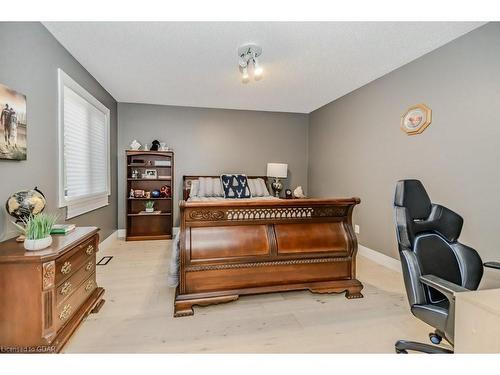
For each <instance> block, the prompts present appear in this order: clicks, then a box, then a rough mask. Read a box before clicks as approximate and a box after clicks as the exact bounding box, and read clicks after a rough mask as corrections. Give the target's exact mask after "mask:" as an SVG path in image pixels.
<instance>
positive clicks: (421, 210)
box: [394, 180, 432, 219]
mask: <svg viewBox="0 0 500 375" xmlns="http://www.w3.org/2000/svg"><path fill="white" fill-rule="evenodd" d="M394 205H395V206H399V207H406V208H407V209H408V212H409V214H410V217H411V218H412V219H426V218H428V217H429V215H430V213H431V209H432V205H431V200H430V198H429V196H428V195H427V192H426V191H425V188H424V185H422V183H421V182H420V181H419V180H401V181H398V183H397V184H396V194H395V195H394Z"/></svg>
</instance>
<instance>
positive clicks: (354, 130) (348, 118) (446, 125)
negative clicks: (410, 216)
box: [309, 23, 500, 260]
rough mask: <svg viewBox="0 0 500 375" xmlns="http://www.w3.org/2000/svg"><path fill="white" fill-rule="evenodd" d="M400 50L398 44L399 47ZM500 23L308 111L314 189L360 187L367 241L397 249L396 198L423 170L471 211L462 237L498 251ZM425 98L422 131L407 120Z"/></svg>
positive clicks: (431, 183)
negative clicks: (413, 130) (410, 129)
mask: <svg viewBox="0 0 500 375" xmlns="http://www.w3.org/2000/svg"><path fill="white" fill-rule="evenodd" d="M395 53H397V51H395ZM499 68H500V24H499V23H490V24H487V25H485V26H483V27H481V28H479V29H477V30H475V31H473V32H471V33H469V34H467V35H465V36H463V37H461V38H459V39H457V40H455V41H453V42H451V43H449V44H447V45H445V46H443V47H442V48H440V49H438V50H436V51H433V52H431V53H429V54H427V55H425V56H423V57H422V58H420V59H418V60H416V61H414V62H411V63H410V64H408V65H406V66H404V67H402V68H400V69H398V70H396V71H394V72H392V73H390V74H388V75H386V76H384V77H382V78H380V79H378V80H376V81H374V82H372V83H370V84H368V85H366V86H364V87H362V88H360V89H358V90H356V91H354V92H352V93H350V94H348V95H346V96H345V97H343V98H340V99H338V100H336V101H334V102H332V103H330V104H328V105H326V106H324V107H322V108H320V109H318V110H316V111H314V112H312V113H311V114H310V128H309V150H310V153H309V192H310V193H311V195H314V196H322V197H324V196H332V195H334V196H353V195H355V196H359V197H361V200H362V201H361V205H360V206H358V208H357V209H356V210H355V211H356V215H355V222H356V223H357V224H359V225H360V227H361V228H360V229H361V233H360V236H359V239H360V243H361V244H363V245H365V246H368V247H370V248H372V249H374V250H378V251H380V252H382V253H385V254H387V255H390V256H392V257H395V258H398V255H397V247H396V239H395V229H394V224H393V219H392V201H393V194H394V187H395V183H396V181H397V180H399V179H404V178H418V179H421V180H422V181H423V183H424V185H425V186H426V188H427V190H428V192H429V195H430V197H431V199H432V200H433V201H434V202H438V203H441V204H444V205H446V206H448V207H450V208H452V209H453V210H455V211H457V212H459V213H460V214H461V215H462V216H463V217H464V220H465V224H464V228H463V232H462V237H461V241H462V242H465V243H467V244H470V245H471V246H473V247H475V248H476V249H477V250H478V251H479V253H480V254H481V256H482V257H483V259H484V260H488V259H499V258H500V256H499V254H500V252H499V245H498V230H499V228H500V169H499V165H500V163H499V162H500V117H499V115H498V114H499V108H500V74H499ZM416 103H426V104H427V105H428V106H429V107H430V108H432V110H433V113H432V115H433V121H432V124H431V125H430V126H429V127H428V128H427V130H425V131H424V133H422V134H421V135H416V136H407V135H405V134H404V133H403V132H402V131H401V130H400V128H399V124H400V117H401V115H402V113H403V112H404V111H405V109H406V108H407V107H408V106H410V105H412V104H416Z"/></svg>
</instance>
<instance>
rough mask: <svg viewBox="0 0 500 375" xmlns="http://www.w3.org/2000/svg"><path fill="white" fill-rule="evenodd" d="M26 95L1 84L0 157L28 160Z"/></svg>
mask: <svg viewBox="0 0 500 375" xmlns="http://www.w3.org/2000/svg"><path fill="white" fill-rule="evenodd" d="M26 128H27V123H26V95H23V94H21V93H19V92H17V91H15V90H13V89H11V88H9V87H7V86H5V85H2V84H0V159H9V160H26Z"/></svg>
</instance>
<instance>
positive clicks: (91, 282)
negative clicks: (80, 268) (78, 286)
mask: <svg viewBox="0 0 500 375" xmlns="http://www.w3.org/2000/svg"><path fill="white" fill-rule="evenodd" d="M93 286H94V281H93V280H89V282H88V283H87V285H85V291H86V292H88V291H89V290H90V289H92V287H93Z"/></svg>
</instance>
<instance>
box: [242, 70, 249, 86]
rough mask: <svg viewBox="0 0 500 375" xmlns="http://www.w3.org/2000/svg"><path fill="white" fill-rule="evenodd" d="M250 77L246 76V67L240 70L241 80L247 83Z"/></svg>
mask: <svg viewBox="0 0 500 375" xmlns="http://www.w3.org/2000/svg"><path fill="white" fill-rule="evenodd" d="M249 79H250V77H249V76H248V67H246V66H245V67H244V68H241V80H242V81H243V82H244V83H247V82H248V80H249Z"/></svg>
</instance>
